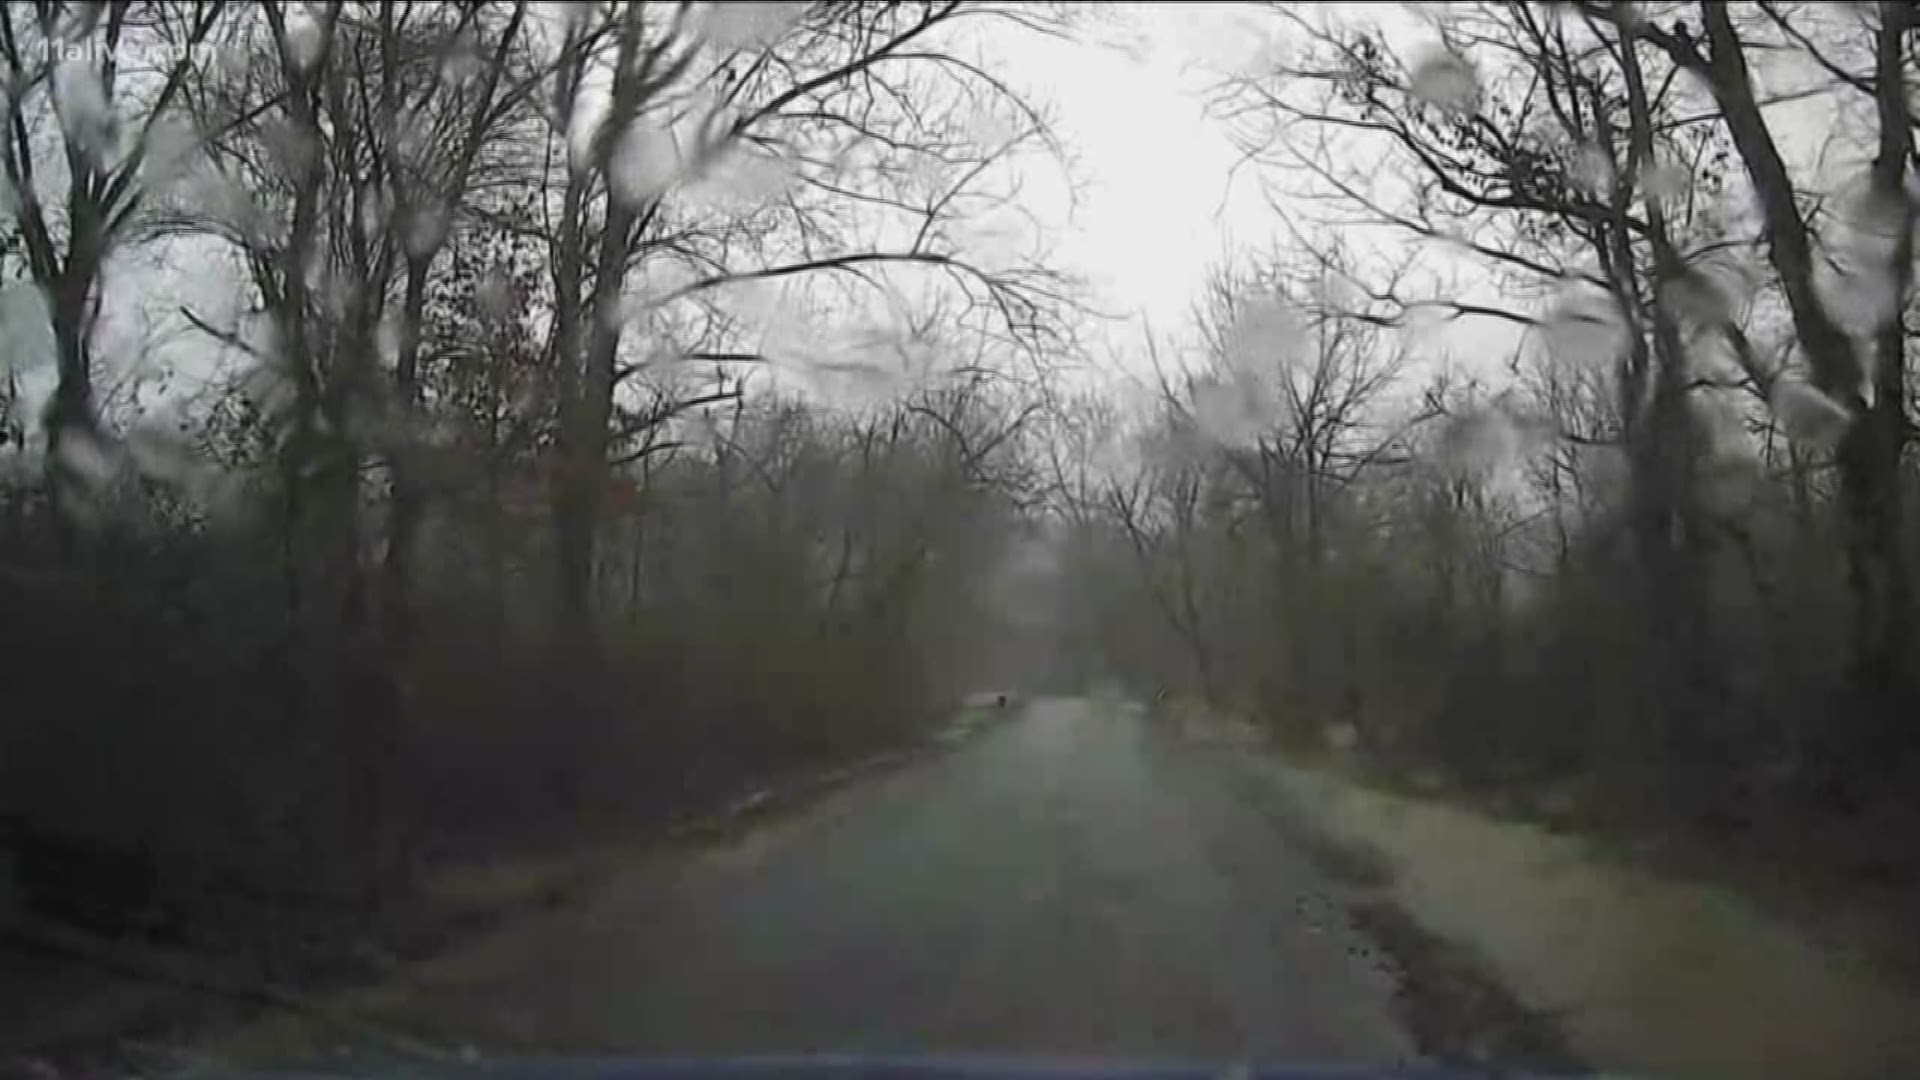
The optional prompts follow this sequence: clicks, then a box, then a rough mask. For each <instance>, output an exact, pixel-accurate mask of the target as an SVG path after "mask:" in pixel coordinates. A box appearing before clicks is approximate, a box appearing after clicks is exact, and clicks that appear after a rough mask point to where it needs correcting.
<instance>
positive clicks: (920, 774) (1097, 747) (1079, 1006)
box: [394, 699, 1410, 1064]
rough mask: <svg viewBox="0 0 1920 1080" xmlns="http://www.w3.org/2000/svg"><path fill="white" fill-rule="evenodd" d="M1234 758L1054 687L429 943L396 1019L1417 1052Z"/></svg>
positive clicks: (589, 1035) (629, 1046)
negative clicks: (1054, 694)
mask: <svg viewBox="0 0 1920 1080" xmlns="http://www.w3.org/2000/svg"><path fill="white" fill-rule="evenodd" d="M1241 753H1243V752H1241V751H1236V750H1233V749H1231V748H1226V747H1220V746H1210V745H1200V744H1195V743H1192V742H1190V741H1186V740H1181V739H1177V738H1175V737H1173V736H1171V735H1169V734H1167V733H1165V732H1163V731H1161V730H1159V729H1157V728H1154V727H1151V726H1150V725H1149V724H1148V723H1147V722H1146V721H1144V720H1142V719H1140V718H1139V716H1138V715H1137V713H1133V712H1129V711H1127V710H1124V709H1119V708H1113V707H1107V706H1102V705H1098V704H1095V703H1093V702H1090V701H1085V700H1079V699H1050V700H1042V701H1037V702H1034V703H1031V704H1029V705H1027V706H1025V707H1023V708H1022V709H1021V710H1020V711H1019V713H1018V715H1016V716H1015V717H1014V718H1013V719H1011V720H1009V721H1008V722H1006V723H1005V724H1003V725H1000V726H998V727H995V728H993V729H991V730H989V731H988V732H986V733H984V734H982V735H979V736H977V737H976V738H974V739H973V740H972V741H970V742H967V743H965V744H963V745H961V746H959V747H957V748H955V749H953V750H951V751H948V752H945V753H942V754H937V755H934V756H932V757H930V758H928V759H926V760H923V761H919V762H916V763H914V764H912V765H909V766H907V767H905V768H902V769H899V770H896V771H892V772H888V773H885V774H883V775H879V776H876V777H873V778H870V779H868V780H865V781H863V782H861V783H858V784H856V785H854V786H851V787H849V788H846V789H844V790H841V791H839V792H837V793H835V794H833V795H832V796H830V797H828V798H826V799H825V800H824V801H822V802H821V803H820V804H818V805H816V806H814V807H811V808H809V809H807V810H806V811H804V812H801V813H798V814H796V815H791V816H788V817H786V818H783V819H778V820H775V821H773V822H771V823H769V824H767V825H764V826H762V827H760V828H758V829H756V830H753V831H751V832H749V833H748V834H746V835H745V836H742V837H736V838H735V839H733V840H731V841H728V842H726V843H724V844H722V845H718V846H715V847H713V848H711V849H708V850H705V851H701V852H696V853H687V852H681V853H675V854H673V855H671V856H669V857H665V858H662V859H660V860H657V861H656V862H655V863H654V864H652V865H648V866H644V867H640V868H637V869H635V870H634V871H633V872H632V873H631V874H629V875H627V876H625V877H623V878H622V879H621V880H619V881H617V882H615V883H614V884H612V885H611V886H610V887H608V888H607V889H606V890H604V891H603V892H601V893H599V894H598V895H596V896H595V897H593V898H592V899H591V900H589V901H586V902H583V903H582V904H580V905H578V906H575V907H571V908H567V909H563V910H560V911H556V912H552V913H550V914H548V915H544V916H540V917H538V918H534V919H530V920H528V921H526V922H524V923H521V924H518V925H516V926H514V927H512V928H511V929H510V930H508V931H506V932H504V933H501V934H498V935H496V936H494V937H492V938H490V939H488V940H485V941H482V942H480V943H477V944H476V945H474V946H473V947H471V948H469V949H467V950H464V951H463V952H460V953H457V954H455V955H453V956H451V957H447V958H445V959H443V960H442V961H440V962H437V963H435V964H433V965H430V966H429V967H428V968H426V969H424V970H423V971H422V972H420V973H419V974H418V975H416V976H415V979H417V980H418V981H417V983H416V985H415V986H414V987H413V988H412V989H411V990H410V991H409V992H408V993H407V995H406V997H407V1002H408V1003H407V1004H406V1005H405V1006H404V1007H403V1008H401V1010H400V1012H399V1015H397V1016H395V1017H394V1019H396V1020H398V1021H401V1022H403V1023H404V1024H405V1025H406V1026H407V1027H408V1028H411V1029H412V1030H415V1031H419V1032H422V1033H431V1035H432V1036H433V1037H435V1038H438V1039H442V1040H451V1041H454V1042H458V1043H464V1044H467V1045H470V1046H472V1047H473V1048H474V1049H476V1050H478V1051H479V1052H481V1053H482V1054H488V1055H491V1054H495V1053H527V1052H536V1053H544V1052H563V1053H567V1054H583V1053H601V1052H615V1053H647V1054H676V1055H677V1054H727V1055H736V1054H759V1053H794V1052H814V1051H831V1052H841V1053H862V1052H870V1053H930V1052H938V1053H968V1054H1020V1055H1047V1056H1072V1057H1103V1058H1111V1057H1127V1058H1202V1059H1208V1060H1243V1059H1256V1060H1259V1061H1263V1062H1290V1063H1291V1062H1308V1061H1312V1062H1343V1063H1375V1064H1385V1063H1393V1062H1399V1061H1404V1060H1408V1058H1409V1057H1410V1050H1409V1042H1408V1040H1407V1039H1406V1037H1405V1035H1404V1034H1403V1033H1402V1032H1400V1031H1399V1030H1398V1029H1397V1028H1396V1026H1395V1024H1394V1022H1393V1020H1392V1018H1391V1017H1390V1015H1389V1009H1388V1001H1389V999H1390V996H1391V993H1392V983H1391V979H1390V977H1389V976H1388V975H1387V974H1386V973H1385V972H1384V971H1382V970H1381V969H1379V968H1378V967H1377V966H1376V962H1375V961H1374V960H1373V959H1372V958H1371V956H1370V955H1369V954H1368V953H1367V950H1366V949H1365V947H1364V945H1363V943H1362V941H1361V940H1360V939H1359V938H1358V937H1356V936H1355V935H1354V934H1353V932H1352V931H1351V930H1350V929H1348V927H1347V925H1346V923H1345V920H1344V919H1343V918H1342V917H1341V916H1340V914H1339V910H1338V908H1337V906H1336V905H1335V904H1334V903H1332V902H1331V901H1330V899H1329V897H1330V896H1331V895H1332V893H1331V892H1330V889H1331V886H1330V885H1329V883H1328V882H1326V881H1325V880H1324V879H1323V878H1322V877H1321V876H1320V875H1319V874H1318V873H1317V872H1316V871H1315V870H1314V869H1313V868H1312V866H1311V865H1309V863H1308V862H1307V860H1306V858H1305V856H1304V855H1302V854H1301V853H1299V852H1297V851H1295V850H1291V849H1290V848H1289V845H1288V843H1287V841H1286V840H1285V838H1284V830H1282V829H1279V828H1277V827H1276V825H1275V821H1274V817H1273V815H1274V814H1275V813H1276V812H1277V810H1276V804H1274V803H1273V802H1271V801H1270V800H1267V799H1266V798H1265V797H1264V796H1263V795H1262V794H1261V792H1262V789H1261V788H1260V787H1259V786H1258V785H1250V784H1249V783H1248V779H1249V776H1250V773H1249V772H1247V771H1246V770H1244V769H1242V768H1240V767H1239V765H1240V762H1239V761H1238V760H1237V755H1239V754H1241Z"/></svg>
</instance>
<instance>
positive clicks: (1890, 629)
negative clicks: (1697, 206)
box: [1641, 2, 1913, 730]
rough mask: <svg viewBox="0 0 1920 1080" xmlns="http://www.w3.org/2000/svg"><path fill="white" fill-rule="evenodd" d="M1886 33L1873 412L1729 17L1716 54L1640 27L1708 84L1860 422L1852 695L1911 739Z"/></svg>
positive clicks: (1889, 31)
mask: <svg viewBox="0 0 1920 1080" xmlns="http://www.w3.org/2000/svg"><path fill="white" fill-rule="evenodd" d="M1879 7H1880V16H1881V27H1880V33H1879V39H1878V42H1877V47H1876V65H1875V67H1876V74H1875V82H1876V86H1877V87H1878V90H1877V92H1876V94H1875V97H1876V101H1877V105H1878V110H1879V122H1880V147H1879V153H1878V156H1877V157H1876V159H1875V162H1874V166H1873V188H1874V195H1875V196H1876V197H1878V198H1887V197H1889V196H1891V197H1892V198H1893V203H1894V205H1897V206H1899V207H1901V211H1900V214H1901V217H1902V219H1903V221H1904V222H1905V224H1906V225H1907V229H1906V230H1902V231H1901V233H1900V234H1899V235H1898V236H1897V237H1896V249H1897V250H1896V257H1895V260H1894V265H1893V266H1891V267H1888V268H1886V270H1887V272H1890V273H1892V274H1894V275H1895V281H1894V284H1895V285H1896V286H1897V287H1898V291H1897V292H1896V294H1895V295H1896V296H1897V297H1898V300H1897V302H1896V304H1895V316H1894V317H1893V318H1891V319H1890V320H1888V321H1889V324H1890V325H1886V326H1883V327H1881V328H1880V330H1879V332H1878V333H1877V334H1876V335H1875V340H1874V351H1875V355H1876V359H1877V360H1878V361H1879V362H1878V363H1877V364H1876V365H1875V371H1874V373H1873V387H1874V393H1873V396H1872V399H1871V400H1870V401H1869V400H1866V399H1865V398H1864V397H1863V395H1862V393H1861V390H1860V388H1861V386H1862V385H1863V383H1864V381H1865V380H1864V379H1863V378H1862V374H1863V373H1862V371H1861V364H1860V362H1859V359H1858V357H1857V356H1856V354H1855V352H1854V344H1853V342H1852V341H1851V340H1849V338H1848V337H1847V335H1846V334H1845V333H1844V332H1843V331H1842V329H1841V328H1840V327H1839V326H1838V325H1836V324H1835V323H1834V321H1833V319H1832V318H1831V317H1830V316H1829V315H1828V313H1827V312H1826V310H1825V308H1824V307H1823V306H1822V304H1821V302H1820V298H1819V295H1818V292H1817V290H1816V288H1815V284H1814V266H1815V255H1814V252H1813V245H1812V242H1811V237H1810V234H1809V230H1808V228H1807V226H1806V223H1805V221H1804V220H1802V219H1801V217H1800V211H1799V207H1798V206H1797V205H1796V203H1795V199H1794V189H1793V184H1792V178H1791V177H1790V176H1789V174H1788V172H1787V168H1786V164H1785V162H1784V160H1783V159H1782V158H1781V156H1780V152H1779V149H1778V148H1777V147H1776V146H1775V144H1774V140H1773V136H1772V134H1771V132H1770V131H1769V130H1768V128H1767V124H1766V119H1765V117H1764V116H1763V115H1762V112H1761V109H1760V105H1759V103H1758V101H1757V99H1756V97H1755V94H1754V89H1753V83H1752V78H1751V75H1750V73H1749V71H1748V68H1747V63H1746V59H1745V56H1744V55H1743V53H1742V45H1741V41H1740V39H1739V35H1738V33H1737V32H1736V31H1735V29H1734V27H1733V22H1732V19H1731V17H1730V16H1729V15H1728V13H1727V10H1726V8H1725V6H1724V5H1721V4H1717V3H1705V2H1703V3H1701V4H1700V5H1699V10H1700V14H1701V18H1702V21H1703V23H1704V25H1705V29H1706V37H1707V42H1708V45H1709V52H1708V53H1707V54H1706V55H1704V56H1703V55H1702V54H1701V53H1700V51H1699V50H1698V48H1697V47H1695V46H1694V45H1693V44H1692V43H1691V42H1690V41H1687V40H1685V39H1680V38H1676V37H1675V36H1673V35H1668V34H1663V33H1660V32H1659V31H1658V30H1657V28H1651V29H1650V28H1648V27H1645V26H1643V27H1642V28H1641V32H1642V33H1644V34H1646V35H1647V36H1649V37H1650V38H1652V39H1653V40H1655V41H1656V42H1657V43H1659V44H1660V45H1661V47H1662V48H1663V49H1665V50H1666V51H1667V52H1668V54H1669V55H1671V56H1672V57H1673V58H1674V60H1675V61H1676V62H1677V63H1679V64H1680V65H1681V66H1683V67H1686V68H1688V69H1690V70H1693V71H1695V72H1697V73H1699V74H1701V75H1703V76H1705V78H1706V79H1707V81H1708V83H1709V85H1710V86H1711V87H1712V89H1713V92H1714V97H1715V99H1716V101H1717V102H1718V103H1719V105H1720V107H1721V110H1722V112H1723V113H1724V114H1725V116H1726V122H1727V128H1728V130H1729V132H1730V133H1731V134H1732V136H1733V140H1734V146H1735V148H1736V149H1737V150H1738V151H1739V153H1740V157H1741V160H1742V162H1743V163H1744V164H1745V165H1746V169H1747V174H1748V177H1749V178H1750V179H1751V180H1752V182H1753V186H1754V191H1755V193H1756V195H1757V196H1758V200H1759V203H1760V206H1761V209H1762V211H1763V213H1764V215H1765V218H1766V223H1767V235H1768V240H1769V246H1768V251H1769V255H1770V258H1771V259H1772V261H1773V265H1774V268H1775V269H1776V270H1777V271H1778V272H1779V275H1780V281H1781V286H1782V290H1783V292H1784V293H1785V294H1786V297H1787V301H1788V306H1789V308H1790V310H1791V312H1792V315H1793V324H1794V331H1795V334H1796V336H1797V337H1798V339H1799V342H1800V346H1801V348H1802V349H1803V350H1804V351H1805V353H1806V356H1807V358H1808V361H1809V362H1810V365H1811V367H1812V369H1813V377H1814V382H1815V383H1816V385H1818V386H1819V388H1820V389H1821V390H1822V391H1823V392H1825V393H1826V394H1828V395H1829V396H1830V397H1832V398H1833V399H1834V400H1835V401H1837V402H1839V403H1840V404H1841V405H1842V406H1843V407H1845V408H1846V409H1847V410H1848V412H1849V413H1851V414H1852V416H1853V417H1854V422H1853V423H1852V424H1851V425H1850V426H1849V428H1848V431H1847V433H1846V435H1845V436H1844V437H1843V438H1842V441H1841V445H1840V447H1839V450H1838V453H1837V455H1836V464H1837V465H1838V471H1839V475H1840V489H1841V497H1840V502H1841V512H1842V516H1843V538H1844V544H1845V547H1846V553H1847V565H1848V575H1847V577H1848V583H1849V586H1850V589H1849V591H1850V593H1851V594H1852V599H1853V618H1852V628H1853V646H1852V652H1853V669H1854V673H1853V674H1854V677H1853V682H1854V688H1855V690H1856V692H1857V693H1858V694H1859V700H1860V707H1861V709H1862V710H1864V711H1865V712H1866V713H1867V714H1869V715H1870V716H1872V717H1874V718H1875V719H1874V720H1873V721H1872V722H1873V723H1874V724H1875V725H1876V726H1877V727H1881V728H1884V729H1887V730H1892V729H1895V728H1902V729H1903V728H1905V727H1907V726H1909V725H1910V724H1911V722H1912V718H1911V715H1910V710H1909V707H1908V706H1909V703H1910V702H1911V700H1912V697H1913V695H1912V692H1911V686H1910V683H1911V677H1910V675H1909V674H1908V673H1907V672H1906V663H1905V661H1906V659H1907V654H1908V650H1909V648H1910V642H1911V634H1912V628H1911V597H1912V585H1911V581H1910V578H1909V576H1908V568H1907V566H1906V564H1905V562H1904V560H1903V558H1902V546H1903V545H1902V539H1901V537H1902V532H1903V522H1902V521H1901V516H1900V497H1899V471H1900V455H1901V451H1902V448H1903V446H1904V444H1905V439H1906V428H1907V421H1906V416H1905V412H1906V403H1905V396H1906V389H1905V367H1906V364H1905V352H1904V350H1905V342H1904V332H1903V327H1904V322H1905V320H1904V318H1902V317H1900V314H1901V313H1902V312H1903V311H1904V306H1905V303H1906V301H1907V292H1908V289H1909V287H1910V285H1911V278H1912V268H1911V265H1910V264H1911V261H1912V257H1913V252H1912V245H1911V240H1910V238H1909V235H1908V233H1909V232H1910V229H1911V223H1912V208H1911V204H1910V202H1909V201H1908V200H1907V199H1906V198H1905V195H1904V180H1905V175H1906V171H1907V168H1908V164H1909V163H1908V158H1909V157H1910V155H1911V149H1912V132H1911V128H1910V121H1909V117H1908V110H1907V104H1906V98H1905V75H1904V66H1905V53H1904V50H1905V38H1906V31H1907V28H1908V26H1909V23H1910V21H1911V18H1912V12H1911V10H1910V8H1909V7H1908V5H1906V4H1904V3H1896V2H1887V3H1882V4H1880V5H1879Z"/></svg>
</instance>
